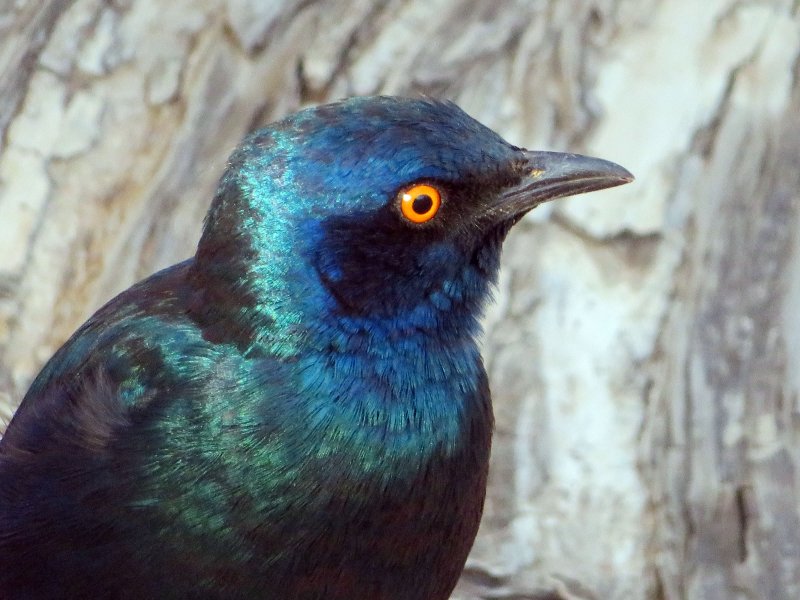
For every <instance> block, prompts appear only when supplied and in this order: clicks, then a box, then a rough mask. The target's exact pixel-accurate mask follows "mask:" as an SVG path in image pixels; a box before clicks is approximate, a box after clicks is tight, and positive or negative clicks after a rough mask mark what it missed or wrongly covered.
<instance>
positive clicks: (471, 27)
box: [0, 0, 800, 600]
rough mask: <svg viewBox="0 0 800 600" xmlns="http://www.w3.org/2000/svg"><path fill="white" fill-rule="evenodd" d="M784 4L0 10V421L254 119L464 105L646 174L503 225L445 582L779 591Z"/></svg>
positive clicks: (525, 587)
mask: <svg viewBox="0 0 800 600" xmlns="http://www.w3.org/2000/svg"><path fill="white" fill-rule="evenodd" d="M799 13H800V7H799V6H798V4H797V2H792V1H790V0H773V1H772V2H749V3H746V2H740V1H738V0H708V1H707V2H702V3H701V2H696V1H695V0H670V1H666V0H660V1H659V0H640V1H639V2H629V1H626V0H569V1H566V0H509V1H508V2H503V3H495V2H485V1H481V0H432V1H429V2H422V1H421V0H420V1H414V0H385V1H381V2H373V1H368V0H333V1H327V2H321V1H318V0H317V1H314V0H303V1H301V0H283V1H274V2H257V1H256V0H227V1H225V0H195V1H190V0H175V1H173V2H169V3H164V2H157V1H156V0H138V1H136V2H134V1H132V0H74V1H73V0H62V1H42V2H38V3H37V2H25V1H16V2H13V1H11V0H6V2H5V3H4V2H2V0H0V421H2V420H5V421H7V420H8V418H9V417H10V414H11V412H12V410H13V407H14V406H16V404H17V403H18V402H19V400H20V399H21V397H22V395H23V393H24V391H25V389H26V387H27V385H28V384H29V383H30V381H31V379H32V377H33V376H34V375H35V374H36V372H37V370H38V369H39V368H40V367H41V365H42V364H43V362H44V361H45V360H46V359H47V358H48V357H49V356H50V355H51V354H52V352H53V351H54V350H55V349H56V348H57V347H58V346H59V345H60V344H61V343H62V342H63V341H64V340H65V339H66V338H67V336H69V334H70V333H71V332H72V331H74V330H75V328H76V327H77V326H78V325H80V323H81V322H82V321H84V320H85V319H86V318H87V317H88V316H89V315H90V314H91V313H92V312H94V311H95V310H96V309H97V308H98V307H99V306H100V305H101V304H102V303H103V302H104V301H105V300H107V299H109V298H110V297H112V296H113V295H114V294H116V293H118V292H120V291H122V290H123V289H125V288H126V287H128V286H129V285H130V284H131V283H133V282H134V281H136V280H138V279H140V278H142V277H144V276H146V275H148V274H150V273H152V272H154V271H155V270H157V269H160V268H162V267H165V266H167V265H169V264H172V263H174V262H177V261H179V260H181V259H183V258H185V257H187V256H189V255H190V254H191V253H192V252H193V248H194V245H195V243H196V241H197V238H198V236H199V232H200V228H201V224H202V219H203V215H204V213H205V210H206V208H207V206H208V203H209V201H210V198H211V195H212V193H213V190H214V187H215V184H216V180H217V178H218V177H219V175H220V173H221V170H222V168H223V166H224V163H225V160H226V157H227V155H228V153H229V152H230V151H231V149H232V148H233V147H234V146H235V144H236V143H237V142H238V141H239V139H240V138H241V137H242V136H243V135H244V134H245V133H246V132H247V131H249V130H251V129H252V128H254V127H256V126H258V125H260V124H263V123H266V122H269V121H271V120H273V119H275V118H278V117H280V116H282V115H284V114H286V113H288V112H291V111H293V110H295V109H297V108H300V107H302V106H305V105H308V104H314V103H319V102H324V101H327V100H332V99H336V98H339V97H342V96H349V95H356V94H374V93H387V94H404V95H414V94H418V93H426V94H429V95H432V96H436V97H447V98H451V99H453V100H455V101H456V102H457V103H458V104H460V105H461V106H462V107H463V108H464V109H465V110H467V112H469V113H471V114H472V115H473V116H475V117H476V118H478V119H479V120H481V121H483V122H485V123H487V124H488V125H490V126H491V127H493V128H495V129H496V130H498V131H499V132H500V133H502V134H503V135H504V136H505V137H506V138H507V139H508V140H509V141H511V142H512V143H515V144H517V145H522V146H527V147H533V148H543V149H553V150H569V151H576V152H584V153H589V154H595V155H598V156H602V157H604V158H608V159H611V160H615V161H617V162H619V163H621V164H623V165H624V166H626V167H627V168H629V169H630V170H631V171H632V172H633V173H634V174H636V175H637V179H638V180H637V182H636V183H635V184H633V185H630V186H625V187H623V188H620V189H616V190H609V191H605V192H602V193H598V194H596V195H592V196H590V197H589V196H587V197H580V198H576V199H570V200H566V201H560V202H558V203H554V204H552V205H547V206H544V207H541V208H539V209H537V210H536V211H535V212H534V213H532V214H531V215H530V216H529V217H528V218H526V220H525V221H524V222H523V223H522V224H521V225H519V226H518V227H517V228H516V231H514V232H512V235H511V236H510V238H509V240H508V243H507V247H506V253H505V256H504V268H503V272H502V275H501V280H500V284H499V288H498V292H497V301H496V304H495V305H494V306H493V307H492V309H491V310H490V312H489V314H488V315H487V317H486V327H487V334H486V337H485V354H486V358H487V364H488V367H489V371H490V379H491V382H492V387H493V391H494V399H495V411H496V415H497V431H496V435H495V445H494V450H493V457H492V471H491V484H490V490H489V497H488V500H487V505H486V510H485V516H484V521H483V525H482V530H481V533H480V535H479V538H478V541H477V543H476V545H475V548H474V550H473V553H472V556H471V558H470V561H469V563H468V566H467V569H466V571H465V574H464V577H463V578H462V582H461V584H460V586H459V588H458V590H457V592H456V595H455V596H454V597H455V598H460V599H463V600H466V599H477V598H487V599H488V598H505V599H508V600H511V599H515V598H516V599H520V598H533V597H541V598H545V597H550V598H603V599H617V598H618V599H630V598H641V599H645V598H647V599H652V600H673V599H679V598H688V599H698V600H700V599H711V600H713V599H715V598H719V599H729V598H741V599H762V598H763V599H782V598H786V599H792V600H793V599H796V598H800V481H798V478H799V477H800V471H799V469H800V375H798V373H800V371H798V370H797V369H796V368H793V367H792V365H797V364H798V362H800V311H798V310H797V307H798V306H800V223H798V220H799V219H800V191H798V190H800V170H799V169H798V163H799V162H800V77H798V74H799V68H800V67H799V66H798V65H800V62H799V61H800V14H799Z"/></svg>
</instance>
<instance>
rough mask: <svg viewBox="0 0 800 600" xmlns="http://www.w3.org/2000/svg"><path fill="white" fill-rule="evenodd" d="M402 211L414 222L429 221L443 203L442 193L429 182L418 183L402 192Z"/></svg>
mask: <svg viewBox="0 0 800 600" xmlns="http://www.w3.org/2000/svg"><path fill="white" fill-rule="evenodd" d="M399 196H400V212H402V213H403V216H404V217H405V218H406V219H408V220H409V221H411V222H412V223H417V224H421V223H427V222H428V221H430V220H431V219H432V218H433V217H435V216H436V213H437V212H439V207H440V206H441V204H442V195H441V193H440V192H439V190H438V189H436V188H435V187H434V186H432V185H430V184H427V183H417V184H415V185H412V186H410V187H408V188H406V189H405V190H403V191H401V192H400V194H399Z"/></svg>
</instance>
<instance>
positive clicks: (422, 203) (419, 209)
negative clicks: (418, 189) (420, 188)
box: [411, 194, 433, 215]
mask: <svg viewBox="0 0 800 600" xmlns="http://www.w3.org/2000/svg"><path fill="white" fill-rule="evenodd" d="M432 206H433V198H431V197H430V196H428V194H420V195H419V196H417V197H416V198H414V202H412V203H411V208H412V209H414V212H415V213H417V214H418V215H424V214H425V213H426V212H428V211H429V210H430V209H431V207H432Z"/></svg>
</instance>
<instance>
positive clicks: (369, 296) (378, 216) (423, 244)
mask: <svg viewBox="0 0 800 600" xmlns="http://www.w3.org/2000/svg"><path fill="white" fill-rule="evenodd" d="M445 238H446V236H445V234H444V231H443V230H442V228H441V227H439V226H433V224H430V225H428V224H426V225H423V226H419V225H414V224H408V223H405V222H404V221H403V218H402V216H400V214H399V210H398V209H397V207H395V206H393V205H386V206H384V207H383V208H382V209H381V210H379V211H376V212H375V213H369V214H361V215H346V216H342V217H332V218H329V219H326V220H325V222H324V223H323V227H322V240H321V241H320V243H319V244H317V250H316V256H315V257H314V259H313V262H314V266H315V268H316V270H317V273H318V275H319V278H320V280H321V281H322V283H323V284H324V285H325V286H326V288H327V289H328V290H329V292H330V293H331V295H332V296H333V297H334V298H335V299H336V300H337V302H338V304H339V306H340V308H341V309H343V310H345V311H346V312H353V313H366V312H369V313H371V314H375V315H381V314H396V313H397V311H398V310H401V311H402V310H403V309H407V308H411V307H413V306H415V305H416V304H417V303H418V302H419V301H420V299H421V298H423V297H424V296H425V295H427V294H428V293H429V292H430V290H431V289H433V288H434V287H435V286H437V285H439V284H440V283H441V281H442V276H443V273H442V268H443V266H444V267H445V270H447V271H449V270H452V268H453V265H442V264H437V263H438V262H439V261H435V262H432V261H430V260H428V256H429V249H430V248H431V247H432V246H434V245H441V244H446V243H447V241H446V239H445Z"/></svg>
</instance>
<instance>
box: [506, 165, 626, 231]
mask: <svg viewBox="0 0 800 600" xmlns="http://www.w3.org/2000/svg"><path fill="white" fill-rule="evenodd" d="M523 152H524V157H523V161H522V162H521V164H518V165H516V169H515V170H516V171H517V172H518V173H519V172H520V171H521V172H522V179H521V181H519V182H518V183H516V184H515V185H513V186H512V187H509V188H507V189H506V190H505V191H503V192H502V193H501V194H500V198H499V200H498V201H497V202H496V203H495V204H494V205H493V206H492V210H491V212H492V213H494V215H493V217H494V218H496V219H497V220H498V221H505V220H507V219H518V218H520V217H522V215H524V214H525V213H527V212H528V211H529V210H531V209H533V208H536V207H537V206H539V205H540V204H542V203H544V202H548V201H550V200H555V199H556V198H562V197H564V196H573V195H575V194H582V193H584V192H592V191H595V190H602V189H604V188H610V187H615V186H617V185H622V184H624V183H630V182H631V181H633V175H631V174H630V172H629V171H628V170H627V169H624V168H623V167H621V166H619V165H618V164H616V163H613V162H609V161H607V160H602V159H600V158H592V157H591V156H582V155H580V154H563V153H560V152H538V151H532V150H525V151H523Z"/></svg>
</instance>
